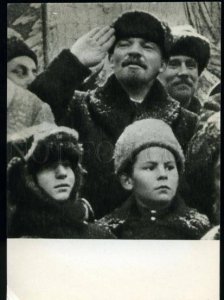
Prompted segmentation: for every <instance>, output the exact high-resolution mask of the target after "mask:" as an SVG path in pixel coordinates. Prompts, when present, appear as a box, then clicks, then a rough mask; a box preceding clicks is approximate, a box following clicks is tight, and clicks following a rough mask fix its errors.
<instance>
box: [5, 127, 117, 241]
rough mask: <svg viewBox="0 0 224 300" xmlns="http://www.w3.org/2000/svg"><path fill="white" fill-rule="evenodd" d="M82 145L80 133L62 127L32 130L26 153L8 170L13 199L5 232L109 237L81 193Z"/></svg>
mask: <svg viewBox="0 0 224 300" xmlns="http://www.w3.org/2000/svg"><path fill="white" fill-rule="evenodd" d="M82 151H83V150H82V147H81V145H80V144H79V143H78V133H77V132H76V131H75V130H74V129H70V128H66V127H56V126H55V127H54V128H51V130H48V131H44V132H39V133H36V134H34V138H33V142H32V146H31V148H30V149H29V151H28V153H27V154H26V155H25V157H24V158H18V157H17V158H14V159H13V161H12V162H10V166H9V170H8V190H9V202H10V203H11V204H15V205H16V210H15V213H14V215H13V216H12V220H11V222H10V223H11V224H10V226H9V231H8V236H9V237H32V238H95V239H98V238H113V235H112V234H111V233H110V232H109V231H108V230H106V229H104V228H100V227H99V226H97V225H94V224H88V223H87V221H88V220H90V221H91V220H92V221H93V211H92V208H91V206H90V204H89V203H88V201H86V200H85V199H80V198H79V188H80V185H81V182H82V175H83V169H82V167H81V157H82Z"/></svg>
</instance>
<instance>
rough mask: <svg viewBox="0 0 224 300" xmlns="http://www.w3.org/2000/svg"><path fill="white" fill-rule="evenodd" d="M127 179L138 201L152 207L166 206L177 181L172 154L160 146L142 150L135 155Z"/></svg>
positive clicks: (172, 196) (176, 185) (175, 188)
mask: <svg viewBox="0 0 224 300" xmlns="http://www.w3.org/2000/svg"><path fill="white" fill-rule="evenodd" d="M129 180H130V183H131V189H132V190H133V192H134V194H135V196H136V199H137V201H138V202H139V203H141V204H142V205H144V206H147V207H150V208H152V209H153V208H154V209H157V208H165V207H168V206H169V205H170V204H171V201H172V200H173V198H174V196H175V194H176V191H177V187H178V181H179V175H178V170H177V166H176V160H175V157H174V155H173V154H172V153H171V152H170V151H169V150H167V149H165V148H161V147H150V148H147V149H144V150H142V151H141V152H139V153H138V155H137V157H136V161H135V163H134V166H133V172H132V175H131V178H129Z"/></svg>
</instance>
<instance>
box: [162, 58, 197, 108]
mask: <svg viewBox="0 0 224 300" xmlns="http://www.w3.org/2000/svg"><path fill="white" fill-rule="evenodd" d="M159 78H160V79H161V81H162V82H163V84H164V85H165V87H166V89H167V91H168V93H169V94H170V96H171V97H173V98H174V99H175V100H177V101H179V102H180V103H181V104H182V106H183V107H187V106H188V104H189V101H190V100H191V98H192V96H193V95H194V93H195V91H196V89H197V84H198V78H199V75H198V64H197V62H196V60H195V59H194V58H191V57H189V56H184V55H175V56H171V57H170V58H169V61H168V64H167V67H166V70H165V71H164V72H163V73H162V74H160V75H159Z"/></svg>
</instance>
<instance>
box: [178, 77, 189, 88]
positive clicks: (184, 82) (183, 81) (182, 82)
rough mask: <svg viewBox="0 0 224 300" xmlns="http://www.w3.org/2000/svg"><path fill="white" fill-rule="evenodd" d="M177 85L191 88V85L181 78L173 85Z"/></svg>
mask: <svg viewBox="0 0 224 300" xmlns="http://www.w3.org/2000/svg"><path fill="white" fill-rule="evenodd" d="M179 84H186V85H188V86H190V87H192V83H191V82H190V81H189V80H188V79H185V78H182V79H180V80H178V81H177V82H175V85H179Z"/></svg>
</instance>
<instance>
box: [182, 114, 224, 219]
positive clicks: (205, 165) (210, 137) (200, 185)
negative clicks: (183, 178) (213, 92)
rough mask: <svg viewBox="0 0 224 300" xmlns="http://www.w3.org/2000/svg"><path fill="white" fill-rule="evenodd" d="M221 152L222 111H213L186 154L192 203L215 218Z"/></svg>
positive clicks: (194, 137) (211, 217)
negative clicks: (215, 168) (217, 169)
mask: <svg viewBox="0 0 224 300" xmlns="http://www.w3.org/2000/svg"><path fill="white" fill-rule="evenodd" d="M219 154H220V113H219V112H216V113H213V115H212V116H210V117H209V118H208V119H207V122H206V123H204V124H202V126H201V127H200V128H199V129H198V130H197V132H196V133H195V135H194V136H193V138H192V140H191V142H190V143H189V147H188V151H187V154H186V160H187V164H186V175H187V178H188V182H189V184H190V186H191V195H190V197H191V202H190V205H191V206H193V207H195V208H197V209H198V210H199V211H200V212H202V213H205V214H207V215H208V216H209V218H210V220H211V221H212V219H213V205H214V203H215V202H216V201H219V199H216V195H215V188H214V167H215V164H216V161H217V159H218V156H219Z"/></svg>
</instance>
